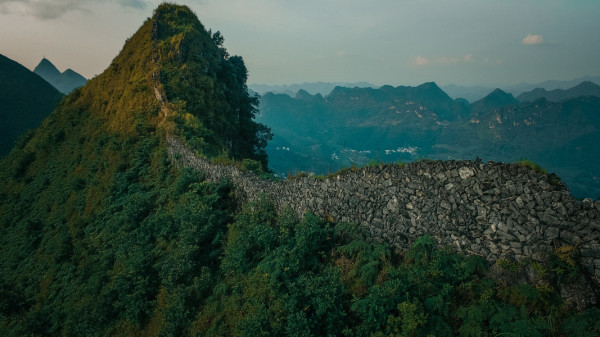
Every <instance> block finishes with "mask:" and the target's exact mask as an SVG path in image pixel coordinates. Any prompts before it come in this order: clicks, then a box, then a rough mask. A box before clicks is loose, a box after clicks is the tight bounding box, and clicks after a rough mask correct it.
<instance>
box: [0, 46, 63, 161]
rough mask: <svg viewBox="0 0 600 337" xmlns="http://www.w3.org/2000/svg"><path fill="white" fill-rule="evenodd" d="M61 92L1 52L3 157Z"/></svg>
mask: <svg viewBox="0 0 600 337" xmlns="http://www.w3.org/2000/svg"><path fill="white" fill-rule="evenodd" d="M61 98H62V94H61V93H60V92H58V90H56V89H55V88H54V87H53V86H52V85H50V84H49V83H47V82H46V81H44V80H43V79H42V78H41V77H39V76H38V75H36V74H34V73H32V72H31V71H29V69H27V68H25V67H24V66H22V65H20V64H19V63H17V62H15V61H13V60H11V59H9V58H7V57H5V56H3V55H0V157H2V156H5V155H6V154H8V152H9V151H10V149H12V147H13V146H14V145H15V142H16V140H17V139H18V138H19V136H21V135H23V134H24V133H25V132H26V131H27V130H30V129H34V128H36V127H37V126H38V125H39V124H40V123H41V122H42V120H43V119H44V118H46V117H47V116H48V115H49V114H50V112H52V110H54V106H55V105H56V104H57V103H58V102H59V101H60V99H61Z"/></svg>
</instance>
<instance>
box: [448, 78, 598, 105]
mask: <svg viewBox="0 0 600 337" xmlns="http://www.w3.org/2000/svg"><path fill="white" fill-rule="evenodd" d="M582 82H593V83H595V84H600V76H585V77H579V78H576V79H574V80H570V81H545V82H540V83H520V84H515V85H507V86H502V87H501V88H502V90H504V91H506V92H509V93H511V94H513V95H514V96H515V97H518V96H519V95H521V94H523V93H525V92H528V91H532V90H535V89H537V88H544V89H546V90H556V89H562V90H566V89H569V88H572V87H574V86H576V85H578V84H580V83H582ZM442 89H443V90H444V91H445V92H446V93H448V95H449V96H450V97H452V98H459V97H461V98H465V99H467V100H468V101H469V102H475V101H477V100H480V99H482V98H483V97H485V96H486V95H487V94H488V93H490V92H491V91H492V90H494V88H493V87H487V86H462V85H455V84H449V85H444V86H442Z"/></svg>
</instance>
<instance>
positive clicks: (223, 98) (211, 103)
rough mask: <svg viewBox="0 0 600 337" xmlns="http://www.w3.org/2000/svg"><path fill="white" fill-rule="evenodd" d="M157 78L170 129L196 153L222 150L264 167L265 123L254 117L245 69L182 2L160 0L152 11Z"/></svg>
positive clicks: (268, 136) (267, 133)
mask: <svg viewBox="0 0 600 337" xmlns="http://www.w3.org/2000/svg"><path fill="white" fill-rule="evenodd" d="M154 18H155V19H156V20H157V21H158V23H157V31H158V34H157V37H156V40H157V41H156V43H157V45H158V53H159V58H160V64H161V68H160V80H161V83H162V84H163V86H164V90H165V93H166V96H167V98H168V100H169V102H171V104H172V106H171V108H170V110H171V111H172V112H173V114H174V115H173V116H171V118H172V120H173V121H174V122H175V124H176V126H177V128H176V129H177V130H176V132H177V133H178V134H179V135H180V136H183V137H184V138H185V139H186V142H187V144H188V145H190V146H192V147H193V148H194V149H195V150H196V151H198V152H199V153H201V154H203V155H206V156H209V157H212V156H218V155H219V154H222V153H227V154H228V155H229V156H231V157H232V158H233V159H236V160H242V159H244V158H250V159H253V160H257V161H259V162H260V163H261V164H262V165H263V167H267V166H268V165H267V157H266V153H265V150H264V149H265V147H266V145H267V142H268V141H269V140H270V139H271V138H272V134H271V133H270V130H269V128H267V127H266V126H264V125H262V124H260V123H256V122H255V121H254V117H255V114H256V112H257V109H256V107H257V106H258V97H257V96H250V95H249V93H248V88H247V86H246V80H247V77H248V70H247V69H246V66H245V64H244V61H243V60H242V58H241V57H240V56H230V55H229V54H228V53H227V51H226V50H225V48H224V47H223V42H224V39H223V36H222V35H221V34H220V33H219V32H216V33H214V34H211V33H210V32H207V31H206V30H205V29H204V27H203V26H202V24H201V23H200V22H199V21H198V19H197V18H196V16H195V15H194V14H193V13H192V12H191V11H190V10H189V9H188V8H187V7H184V6H176V5H169V4H163V5H161V6H160V7H159V8H158V9H157V10H156V12H155V16H154Z"/></svg>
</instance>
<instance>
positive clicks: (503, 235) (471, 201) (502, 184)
mask: <svg viewBox="0 0 600 337" xmlns="http://www.w3.org/2000/svg"><path fill="white" fill-rule="evenodd" d="M168 151H169V155H170V157H171V158H172V160H174V161H175V162H176V163H177V164H178V165H183V166H187V167H191V168H194V169H197V170H199V171H203V172H205V174H206V175H207V178H208V179H209V180H213V181H220V180H222V179H227V180H229V181H231V182H232V183H233V184H234V186H235V191H236V195H237V199H238V201H239V202H240V203H245V202H247V201H251V200H256V199H258V198H259V197H260V195H261V194H264V195H266V196H267V197H268V198H270V199H271V200H272V202H273V203H274V204H275V205H276V207H277V208H278V209H283V208H284V207H290V208H292V209H293V210H294V211H295V212H296V213H297V214H298V215H302V214H304V213H305V212H307V211H310V212H313V213H315V214H318V215H321V216H327V217H331V218H333V220H334V221H336V222H354V223H357V224H361V225H363V226H365V227H366V228H368V230H369V232H370V233H371V235H372V237H373V238H374V239H375V240H379V241H386V242H388V243H391V244H392V245H393V246H394V247H395V248H397V249H399V250H404V249H406V248H408V247H409V245H410V244H411V243H412V242H413V241H414V240H415V239H417V238H419V237H421V236H423V235H425V234H428V235H430V236H431V237H433V238H435V240H436V241H437V242H438V244H440V245H449V246H453V247H455V248H456V249H457V250H458V251H461V252H464V253H469V254H477V255H481V256H483V257H485V258H486V259H487V260H488V261H490V262H494V261H496V260H498V259H500V258H506V259H517V260H522V259H528V258H531V259H534V260H543V259H544V257H545V256H546V255H547V253H548V252H550V251H552V250H553V249H555V248H557V247H560V246H563V245H571V246H577V247H578V248H579V252H580V254H581V261H582V264H583V267H584V269H585V270H586V271H587V272H588V273H589V274H590V275H593V276H595V277H596V279H597V280H598V278H600V202H599V201H593V200H591V199H586V200H583V202H581V201H578V200H576V199H575V198H573V196H572V195H571V194H570V193H569V191H568V190H567V189H566V187H565V186H564V185H563V184H562V183H560V181H557V180H554V179H555V178H553V177H552V176H551V175H546V174H541V173H538V172H536V171H534V170H532V169H530V168H528V167H523V166H520V165H515V164H501V163H493V162H489V163H480V162H472V161H444V162H442V161H421V162H415V163H410V164H406V165H402V166H399V165H391V164H390V165H382V166H376V167H365V168H362V169H358V170H354V171H352V170H349V171H347V172H345V173H343V174H340V175H337V176H335V177H332V178H328V179H316V178H314V177H302V178H293V179H287V180H285V181H277V182H273V181H265V180H261V179H258V178H257V177H256V176H255V175H253V174H252V173H250V172H246V171H242V170H239V169H238V168H236V167H232V166H224V165H212V164H210V163H208V162H207V161H205V160H203V159H200V158H198V157H196V156H195V155H194V154H193V153H192V152H191V151H190V150H189V149H187V148H186V147H185V146H184V145H183V144H182V143H181V142H180V141H179V140H177V139H175V138H169V139H168Z"/></svg>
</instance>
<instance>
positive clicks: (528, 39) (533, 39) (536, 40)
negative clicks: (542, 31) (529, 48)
mask: <svg viewBox="0 0 600 337" xmlns="http://www.w3.org/2000/svg"><path fill="white" fill-rule="evenodd" d="M542 42H544V38H543V37H542V36H541V35H539V34H535V35H534V34H527V36H525V37H524V38H523V40H522V41H521V43H522V44H542Z"/></svg>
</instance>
